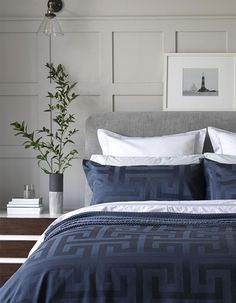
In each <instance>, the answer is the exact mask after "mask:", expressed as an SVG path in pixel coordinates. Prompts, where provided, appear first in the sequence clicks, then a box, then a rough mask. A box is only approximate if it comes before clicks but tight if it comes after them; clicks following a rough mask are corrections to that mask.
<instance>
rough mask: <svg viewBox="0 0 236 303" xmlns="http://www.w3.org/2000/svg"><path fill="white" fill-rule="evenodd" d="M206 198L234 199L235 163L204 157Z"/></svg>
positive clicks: (235, 194) (235, 184) (235, 190)
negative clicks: (220, 161) (219, 161)
mask: <svg viewBox="0 0 236 303" xmlns="http://www.w3.org/2000/svg"><path fill="white" fill-rule="evenodd" d="M204 172H205V179H206V199H208V200H217V199H219V200H220V199H236V164H225V163H218V162H215V161H211V160H208V159H204Z"/></svg>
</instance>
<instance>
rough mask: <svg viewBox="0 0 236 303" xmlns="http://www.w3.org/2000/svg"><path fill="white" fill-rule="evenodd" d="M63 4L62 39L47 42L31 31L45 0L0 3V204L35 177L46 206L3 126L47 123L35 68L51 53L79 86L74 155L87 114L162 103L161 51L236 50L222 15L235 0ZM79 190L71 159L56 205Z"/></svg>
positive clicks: (42, 72) (78, 199)
mask: <svg viewBox="0 0 236 303" xmlns="http://www.w3.org/2000/svg"><path fill="white" fill-rule="evenodd" d="M65 2H66V3H65V9H64V10H63V13H62V14H61V16H63V17H62V19H61V26H62V28H63V30H64V32H65V35H64V36H63V37H61V38H53V39H52V42H51V46H50V43H49V40H48V39H47V38H46V37H42V36H37V34H36V31H37V28H38V26H39V18H38V17H39V16H40V17H41V16H42V15H43V14H44V11H45V8H46V1H39V0H21V1H17V0H5V1H4V0H1V2H0V139H1V140H0V201H1V206H2V207H4V206H5V205H6V203H7V202H8V200H9V199H10V198H11V197H13V196H14V197H15V196H20V195H21V194H22V189H23V184H25V183H34V184H35V185H36V189H37V194H40V195H43V197H44V203H45V206H46V205H47V192H48V180H47V176H45V175H44V174H42V173H41V172H40V170H39V169H38V167H37V164H36V162H35V160H34V159H33V157H34V154H33V153H32V152H31V151H25V150H24V149H23V148H22V146H21V142H22V141H21V140H20V138H15V137H14V133H13V131H12V130H11V128H10V126H9V124H10V122H12V121H15V120H23V119H25V120H27V121H28V122H29V125H30V127H32V128H37V127H39V126H40V125H42V124H45V123H48V116H47V114H45V113H43V112H42V110H43V109H44V108H45V105H46V104H47V100H46V99H45V95H46V94H47V91H48V90H49V89H50V88H49V83H48V81H47V80H46V69H45V68H44V65H45V63H46V62H47V61H48V60H49V54H50V53H51V55H52V60H53V62H54V63H55V64H58V63H62V64H64V65H65V67H66V68H67V70H68V72H69V73H70V75H71V78H72V79H73V81H78V82H79V85H78V91H79V93H80V97H79V98H78V100H77V101H76V102H75V104H74V111H75V113H76V116H77V126H78V127H79V129H80V133H79V136H78V138H77V140H76V143H77V145H78V149H79V151H80V155H81V157H83V153H84V122H85V119H86V118H87V117H88V116H89V115H90V114H92V113H96V112H101V111H112V110H114V111H124V110H125V111H135V110H136V111H139V110H140V111H144V110H145V111H148V110H150V111H154V110H161V109H162V95H163V81H162V78H163V76H162V74H163V54H164V53H165V52H236V39H235V36H236V18H235V17H230V16H229V15H230V14H232V12H234V11H235V12H236V3H235V1H220V0H217V1H216V0H215V1H212V0H208V1H206V0H205V1H203V0H199V1H195V0H178V1H176V0H166V1H160V0H149V1H147V0H145V1H144V0H143V1H141V0H117V1H114V0H113V1H112V0H97V1H95V0H93V1H92V0H86V1H84V0H80V1H78V0H68V1H65ZM213 4H214V5H213ZM170 15H172V17H170ZM180 15H181V16H180ZM80 16H82V17H80ZM104 16H106V17H104ZM168 16H169V17H168ZM83 189H84V177H83V173H82V171H81V164H80V160H77V161H74V163H73V168H71V169H69V170H68V171H67V172H66V174H65V208H67V209H73V208H76V207H77V206H79V205H80V206H81V205H83Z"/></svg>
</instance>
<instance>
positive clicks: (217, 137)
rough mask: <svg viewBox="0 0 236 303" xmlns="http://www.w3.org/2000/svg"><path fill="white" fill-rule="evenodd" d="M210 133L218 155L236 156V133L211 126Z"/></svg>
mask: <svg viewBox="0 0 236 303" xmlns="http://www.w3.org/2000/svg"><path fill="white" fill-rule="evenodd" d="M208 133H209V137H210V140H211V144H212V147H213V150H214V152H215V153H216V154H226V155H236V133H232V132H229V131H227V130H223V129H219V128H215V127H210V126H209V127H208Z"/></svg>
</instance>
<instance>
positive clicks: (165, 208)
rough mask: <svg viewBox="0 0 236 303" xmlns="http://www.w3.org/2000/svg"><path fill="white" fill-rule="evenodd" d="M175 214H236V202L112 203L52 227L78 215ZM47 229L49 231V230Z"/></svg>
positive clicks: (34, 247)
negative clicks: (107, 212)
mask: <svg viewBox="0 0 236 303" xmlns="http://www.w3.org/2000/svg"><path fill="white" fill-rule="evenodd" d="M90 211H93V212H96V211H97V212H100V211H109V212H110V211H111V212H112V211H114V212H117V211H118V212H173V213H188V214H222V213H236V200H198V201H129V202H111V203H102V204H97V205H92V206H88V207H83V208H79V209H76V210H74V211H71V212H68V213H66V214H64V215H62V216H60V217H59V218H57V219H56V220H55V221H54V222H53V223H52V224H51V225H49V227H48V228H50V226H52V225H55V224H57V223H59V222H61V221H63V220H65V219H67V218H70V217H72V216H74V215H76V214H82V213H86V212H90ZM48 228H47V229H48ZM44 238H45V232H44V233H43V234H42V235H41V236H40V238H39V239H38V241H37V242H36V243H35V245H34V246H33V248H32V249H31V251H30V253H29V256H30V255H31V254H32V253H33V252H34V251H35V250H36V249H37V248H38V247H39V245H40V244H41V243H42V242H43V241H44Z"/></svg>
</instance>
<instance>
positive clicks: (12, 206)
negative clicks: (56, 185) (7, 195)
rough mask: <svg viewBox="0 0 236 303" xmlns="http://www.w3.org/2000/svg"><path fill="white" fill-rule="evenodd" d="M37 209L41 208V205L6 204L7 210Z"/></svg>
mask: <svg viewBox="0 0 236 303" xmlns="http://www.w3.org/2000/svg"><path fill="white" fill-rule="evenodd" d="M24 207H25V208H39V207H42V204H38V205H37V204H17V205H15V204H9V203H8V204H7V208H24Z"/></svg>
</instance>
